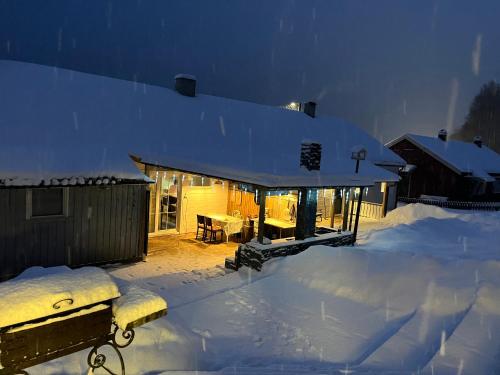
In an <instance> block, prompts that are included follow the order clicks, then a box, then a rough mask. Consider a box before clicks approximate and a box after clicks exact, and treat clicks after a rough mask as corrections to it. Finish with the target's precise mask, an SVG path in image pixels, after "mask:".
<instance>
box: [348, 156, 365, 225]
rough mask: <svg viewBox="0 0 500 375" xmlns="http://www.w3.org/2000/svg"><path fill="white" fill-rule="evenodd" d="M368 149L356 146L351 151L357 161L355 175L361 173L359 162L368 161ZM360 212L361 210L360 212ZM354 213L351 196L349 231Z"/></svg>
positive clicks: (352, 195)
mask: <svg viewBox="0 0 500 375" xmlns="http://www.w3.org/2000/svg"><path fill="white" fill-rule="evenodd" d="M366 154H367V152H366V149H365V148H364V147H363V146H354V147H353V148H352V149H351V159H353V160H356V170H355V173H356V174H357V173H358V172H359V162H360V161H361V160H365V159H366ZM362 193H363V190H361V191H360V194H362ZM357 211H359V208H358V210H357ZM353 213H354V194H351V217H350V219H349V230H351V228H352V215H353Z"/></svg>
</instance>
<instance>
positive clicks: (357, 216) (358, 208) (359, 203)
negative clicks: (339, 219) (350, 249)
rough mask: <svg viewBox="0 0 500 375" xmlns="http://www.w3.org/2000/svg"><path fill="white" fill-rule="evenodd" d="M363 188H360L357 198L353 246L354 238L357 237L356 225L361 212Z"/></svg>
mask: <svg viewBox="0 0 500 375" xmlns="http://www.w3.org/2000/svg"><path fill="white" fill-rule="evenodd" d="M364 191H365V188H361V191H360V192H359V197H358V206H357V207H356V219H355V220H354V232H353V242H352V243H353V244H354V243H355V242H356V237H357V235H358V225H359V213H360V211H361V204H362V203H363V192H364Z"/></svg>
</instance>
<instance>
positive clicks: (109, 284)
mask: <svg viewBox="0 0 500 375" xmlns="http://www.w3.org/2000/svg"><path fill="white" fill-rule="evenodd" d="M0 296H1V301H2V303H1V304H0V328H2V327H7V326H12V325H14V324H18V323H22V322H26V321H30V320H34V319H38V318H43V317H46V316H50V315H54V314H57V313H60V312H63V311H69V310H74V309H78V308H80V307H83V306H87V305H92V304H95V303H98V302H102V301H105V300H109V299H112V298H116V297H119V296H120V292H119V291H118V287H117V286H116V284H115V283H114V282H113V280H111V277H110V276H109V275H108V274H107V273H106V272H105V271H103V270H102V269H100V268H96V267H84V268H80V269H76V270H70V269H69V268H66V267H55V268H54V269H51V268H48V269H45V270H42V269H40V268H39V267H37V268H35V269H29V270H27V271H26V272H25V273H24V274H21V275H20V276H18V277H17V278H15V279H12V280H9V281H6V282H4V283H1V284H0Z"/></svg>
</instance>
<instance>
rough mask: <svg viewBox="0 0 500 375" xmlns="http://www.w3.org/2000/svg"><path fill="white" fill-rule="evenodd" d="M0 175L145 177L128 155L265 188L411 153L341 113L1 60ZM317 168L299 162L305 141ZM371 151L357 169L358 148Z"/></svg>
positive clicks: (345, 172)
mask: <svg viewBox="0 0 500 375" xmlns="http://www.w3.org/2000/svg"><path fill="white" fill-rule="evenodd" d="M0 103H2V104H1V105H2V110H1V111H0V180H2V179H3V180H6V179H11V180H10V181H11V184H16V182H20V181H22V183H23V184H29V181H34V184H36V183H37V182H38V183H40V181H42V180H48V181H50V180H51V179H53V178H63V179H64V178H69V179H71V178H72V177H76V178H78V177H103V176H106V177H108V178H110V177H111V178H122V179H144V176H142V175H141V173H140V172H139V171H138V170H137V168H136V167H135V166H134V164H133V162H132V161H131V160H130V158H129V155H130V154H132V155H134V156H137V157H139V158H140V159H142V161H144V162H147V163H150V164H156V165H162V166H165V167H170V168H176V169H180V170H185V171H191V172H195V173H199V174H206V175H212V176H214V177H220V178H228V179H232V180H236V181H241V182H247V183H253V184H258V185H263V186H267V187H281V186H289V187H293V186H295V187H300V186H361V185H364V186H368V185H371V184H373V182H375V181H397V179H398V177H397V176H396V175H394V174H393V173H390V172H389V171H387V170H385V169H383V168H380V167H378V166H376V165H375V164H378V165H404V161H403V160H402V159H401V158H399V156H397V155H396V154H395V153H393V152H392V151H391V150H389V149H387V148H385V147H384V146H383V145H382V144H381V143H380V142H378V141H377V140H376V139H375V138H373V137H371V136H370V135H369V134H367V133H366V132H365V131H363V130H361V129H360V128H358V127H356V126H354V125H352V124H348V123H346V122H344V121H342V120H338V119H334V118H329V117H323V116H319V117H316V118H311V117H309V116H307V115H305V114H304V113H300V112H296V111H290V110H285V109H282V108H276V107H270V106H264V105H258V104H254V103H248V102H242V101H237V100H232V99H227V98H220V97H214V96H208V95H200V94H197V96H196V97H186V96H182V95H180V94H179V93H177V92H176V91H173V90H170V89H167V88H163V87H158V86H151V85H146V84H142V83H137V82H130V81H124V80H119V79H114V78H108V77H102V76H96V75H91V74H86V73H80V72H75V71H70V70H65V69H58V68H54V67H47V66H41V65H36V64H29V63H22V62H15V61H0ZM306 138H309V139H319V140H320V141H321V143H322V150H323V151H322V152H323V154H322V165H321V171H320V172H308V171H304V170H302V169H300V167H299V165H300V163H299V158H300V145H301V141H302V140H303V139H306ZM358 144H361V145H363V146H364V147H365V148H366V149H367V151H368V157H367V160H365V161H362V162H361V167H360V173H359V174H358V175H355V174H354V169H355V161H354V160H351V159H350V156H351V148H352V147H353V146H354V145H358Z"/></svg>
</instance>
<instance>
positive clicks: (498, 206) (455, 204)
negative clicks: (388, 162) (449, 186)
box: [398, 197, 500, 211]
mask: <svg viewBox="0 0 500 375" xmlns="http://www.w3.org/2000/svg"><path fill="white" fill-rule="evenodd" d="M398 201H399V202H403V203H422V204H427V205H431V206H438V207H443V208H453V209H458V210H477V211H499V210H500V202H466V201H445V200H438V199H428V198H405V197H399V198H398Z"/></svg>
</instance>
